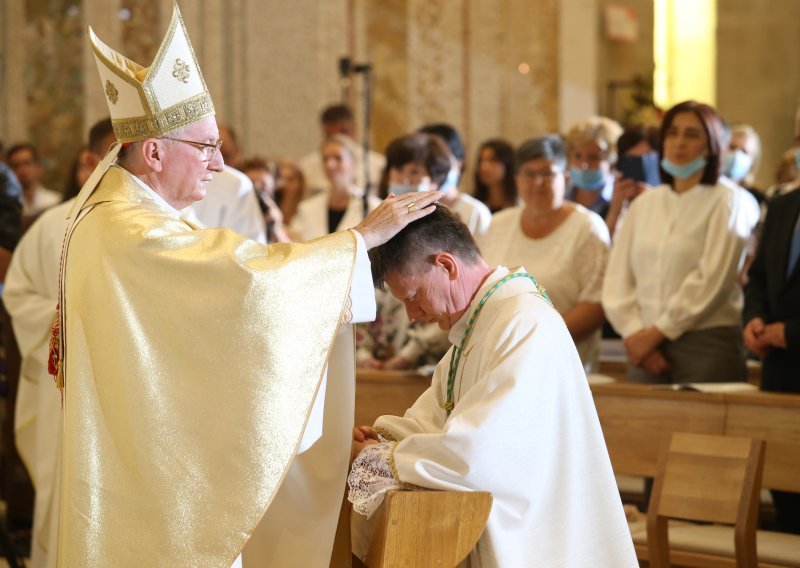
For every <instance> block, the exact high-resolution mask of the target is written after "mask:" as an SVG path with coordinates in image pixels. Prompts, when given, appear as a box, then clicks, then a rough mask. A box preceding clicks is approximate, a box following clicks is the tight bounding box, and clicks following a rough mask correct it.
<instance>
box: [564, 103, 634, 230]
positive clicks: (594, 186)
mask: <svg viewBox="0 0 800 568" xmlns="http://www.w3.org/2000/svg"><path fill="white" fill-rule="evenodd" d="M620 134H622V127H621V126H620V125H619V124H617V123H616V122H615V121H613V120H611V119H610V118H606V117H604V116H590V117H589V118H587V119H586V120H581V121H579V122H577V123H575V124H573V125H572V126H571V127H570V129H569V130H568V131H567V135H566V141H567V156H568V159H569V182H570V185H569V189H568V190H567V194H566V196H567V199H568V200H570V201H574V202H575V203H578V204H580V205H583V206H584V207H586V208H587V209H589V210H590V211H594V212H595V213H597V214H598V215H600V216H601V217H602V218H603V219H605V218H606V214H607V213H608V207H609V203H610V201H611V194H612V192H613V185H614V175H613V174H612V173H611V165H612V164H613V163H614V162H615V161H616V160H617V139H618V138H619V136H620Z"/></svg>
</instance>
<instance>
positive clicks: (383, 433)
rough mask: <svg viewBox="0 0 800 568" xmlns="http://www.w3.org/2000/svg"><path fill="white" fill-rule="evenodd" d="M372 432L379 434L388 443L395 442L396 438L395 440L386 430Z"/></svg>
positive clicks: (377, 429) (376, 429) (379, 429)
mask: <svg viewBox="0 0 800 568" xmlns="http://www.w3.org/2000/svg"><path fill="white" fill-rule="evenodd" d="M373 430H375V431H376V432H377V433H378V434H380V435H381V436H383V437H384V438H386V439H387V440H389V441H390V442H396V441H397V438H395V437H394V435H393V434H392V433H391V432H389V431H388V430H385V429H383V428H373Z"/></svg>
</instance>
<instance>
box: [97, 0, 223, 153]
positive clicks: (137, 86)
mask: <svg viewBox="0 0 800 568" xmlns="http://www.w3.org/2000/svg"><path fill="white" fill-rule="evenodd" d="M89 41H90V43H91V45H92V51H93V52H94V57H95V61H96V62H97V70H98V71H99V73H100V81H101V83H102V85H103V90H104V91H105V94H106V101H107V102H108V110H109V111H110V113H111V122H112V124H113V125H114V134H115V135H116V137H117V140H119V141H120V142H135V141H137V140H144V139H146V138H154V137H157V136H163V135H164V134H166V133H168V132H171V131H173V130H177V129H178V128H181V127H183V126H186V125H189V124H191V123H193V122H197V121H198V120H200V119H202V118H205V117H207V116H211V115H213V114H214V103H212V102H211V95H210V94H209V93H208V89H207V88H206V82H205V81H204V80H203V74H202V73H201V72H200V66H199V65H198V64H197V58H196V57H195V56H194V50H192V44H191V43H189V36H188V34H187V33H186V26H185V25H184V24H183V18H182V17H181V12H180V10H179V9H178V4H177V3H174V4H173V9H172V20H171V21H170V24H169V30H168V31H167V35H166V37H165V38H164V41H162V42H161V47H159V48H158V53H157V54H156V58H155V60H154V61H153V64H152V65H151V66H150V67H149V68H148V67H142V66H141V65H139V64H138V63H135V62H133V61H131V60H130V59H128V58H127V57H125V56H123V55H120V54H119V53H117V52H116V51H114V50H113V49H111V48H110V47H108V46H107V45H106V44H104V43H103V42H102V41H100V39H99V38H98V37H97V36H96V35H95V33H94V31H92V28H91V27H90V28H89Z"/></svg>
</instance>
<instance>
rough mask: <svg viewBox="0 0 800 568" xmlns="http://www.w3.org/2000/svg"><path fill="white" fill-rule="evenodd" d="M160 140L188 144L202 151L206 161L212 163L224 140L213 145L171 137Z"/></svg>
mask: <svg viewBox="0 0 800 568" xmlns="http://www.w3.org/2000/svg"><path fill="white" fill-rule="evenodd" d="M160 138H162V139H164V140H172V141H173V142H183V143H184V144H188V145H189V146H194V147H195V148H197V149H198V150H200V151H202V152H203V154H204V155H205V161H207V162H210V161H211V160H212V159H213V158H214V156H216V155H217V151H218V150H219V149H220V147H221V146H222V140H217V141H216V142H214V143H213V144H206V143H205V142H196V141H195V140H183V139H181V138H170V137H169V136H161V137H160Z"/></svg>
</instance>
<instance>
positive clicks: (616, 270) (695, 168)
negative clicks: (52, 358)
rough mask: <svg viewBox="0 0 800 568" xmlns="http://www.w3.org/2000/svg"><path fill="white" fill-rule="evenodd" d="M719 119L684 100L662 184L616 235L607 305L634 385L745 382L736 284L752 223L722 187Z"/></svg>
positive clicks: (668, 139)
mask: <svg viewBox="0 0 800 568" xmlns="http://www.w3.org/2000/svg"><path fill="white" fill-rule="evenodd" d="M721 139H722V122H721V120H720V118H719V116H718V115H717V113H716V111H715V110H714V109H713V108H711V107H710V106H708V105H705V104H702V103H698V102H695V101H686V102H683V103H680V104H678V105H676V106H674V107H673V108H672V109H670V110H669V111H668V112H667V113H666V115H665V116H664V120H663V124H662V126H661V132H660V147H661V149H662V152H661V156H662V157H661V179H662V181H663V183H662V185H660V186H658V187H656V188H654V189H652V190H650V191H647V192H645V193H643V194H642V195H640V196H639V197H638V198H637V199H636V201H634V202H633V204H632V205H631V207H630V209H629V210H628V213H627V215H626V217H625V223H624V224H623V225H622V226H621V227H620V229H619V231H618V232H617V238H616V240H615V241H614V247H613V248H612V250H611V255H610V258H609V263H608V267H607V270H606V278H605V282H604V283H603V296H602V297H603V308H604V309H605V313H606V316H607V317H608V319H609V321H610V322H611V324H612V325H613V326H614V329H616V330H617V332H619V334H620V335H621V336H622V337H623V338H624V342H625V348H626V351H627V354H628V361H629V368H628V377H629V379H630V380H631V381H633V382H648V383H656V382H661V383H664V382H666V383H670V382H671V383H686V382H709V381H723V382H727V381H743V380H745V379H746V378H747V370H746V368H745V359H744V349H743V347H742V338H741V309H742V293H741V289H740V287H739V286H738V284H737V282H736V276H737V271H738V268H739V266H740V263H741V262H742V260H743V250H744V245H745V242H746V240H747V238H748V237H749V235H750V233H751V231H752V229H753V226H754V223H755V220H754V219H753V218H752V216H751V215H750V211H749V207H748V205H747V204H746V203H745V201H744V197H743V196H744V193H743V192H742V191H741V190H739V189H738V188H736V187H735V186H733V185H731V184H730V183H719V182H720V180H719V178H720V169H721V163H720V162H721V156H722V149H721V147H720V146H721Z"/></svg>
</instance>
